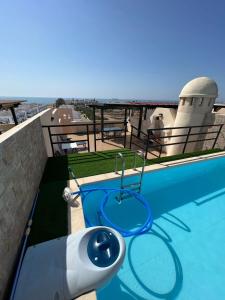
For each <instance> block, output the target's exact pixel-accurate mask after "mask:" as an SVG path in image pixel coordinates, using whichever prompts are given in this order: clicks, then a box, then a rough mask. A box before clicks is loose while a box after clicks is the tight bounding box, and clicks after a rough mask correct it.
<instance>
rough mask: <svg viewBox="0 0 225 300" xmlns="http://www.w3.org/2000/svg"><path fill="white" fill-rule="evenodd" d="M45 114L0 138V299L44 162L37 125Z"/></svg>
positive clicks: (44, 157) (40, 133) (41, 138)
mask: <svg viewBox="0 0 225 300" xmlns="http://www.w3.org/2000/svg"><path fill="white" fill-rule="evenodd" d="M45 112H46V111H44V112H41V113H39V114H37V115H35V116H34V117H32V118H30V119H28V120H27V121H25V122H23V123H21V124H19V125H18V126H15V127H14V128H12V129H10V130H8V131H7V132H5V133H4V134H2V135H0V299H3V297H4V293H5V290H6V287H7V285H8V281H9V278H10V276H11V273H12V268H13V265H14V262H15V258H16V255H17V251H18V247H19V245H20V241H21V238H22V235H23V231H24V228H25V225H26V222H27V219H28V216H29V213H30V210H31V207H32V204H33V200H34V197H35V195H36V193H37V191H38V187H39V184H40V181H41V177H42V174H43V171H44V167H45V164H46V161H47V153H46V149H45V143H44V138H43V132H42V128H41V122H40V117H41V116H42V115H43V114H44V113H45Z"/></svg>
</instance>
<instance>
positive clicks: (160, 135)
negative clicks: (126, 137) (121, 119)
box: [130, 124, 224, 158]
mask: <svg viewBox="0 0 225 300" xmlns="http://www.w3.org/2000/svg"><path fill="white" fill-rule="evenodd" d="M223 125H224V124H212V125H211V124H210V125H201V126H185V127H165V128H152V129H148V130H147V134H146V133H145V132H143V131H141V132H140V134H139V131H138V128H137V127H135V126H133V125H132V126H131V137H130V149H131V148H132V144H134V145H136V146H137V147H139V148H141V149H143V150H144V151H145V157H146V158H147V155H148V153H150V154H152V155H154V156H156V157H161V155H162V152H163V147H168V146H173V145H183V149H181V152H182V153H185V151H186V148H187V145H188V144H189V143H194V142H204V141H212V146H211V149H213V148H215V146H216V142H217V140H218V137H219V135H220V132H221V130H222V127H223ZM210 127H211V128H215V127H216V128H217V129H213V130H212V131H207V129H208V128H210ZM204 128H205V129H206V130H204V131H203V132H201V131H200V130H202V129H204ZM185 129H186V131H187V132H186V133H182V134H170V135H165V134H164V133H165V131H169V130H170V131H174V130H176V131H177V130H178V131H179V130H182V131H183V130H185ZM194 129H195V130H197V132H193V131H194ZM135 131H136V134H135ZM211 134H214V135H215V136H213V137H208V135H211ZM204 135H205V137H204ZM192 136H203V138H196V139H194V140H192V139H190V137H192ZM178 137H183V138H184V139H183V140H181V141H178V142H176V141H175V142H165V139H173V138H178ZM136 140H138V141H140V142H141V143H142V144H140V143H137V142H136ZM152 149H154V150H158V151H157V152H158V154H156V153H155V152H152V151H151V150H152Z"/></svg>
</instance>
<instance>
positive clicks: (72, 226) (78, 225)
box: [67, 151, 225, 300]
mask: <svg viewBox="0 0 225 300" xmlns="http://www.w3.org/2000/svg"><path fill="white" fill-rule="evenodd" d="M223 156H225V151H222V152H218V153H211V154H206V155H201V156H195V157H189V158H185V159H179V160H176V161H171V162H164V163H159V164H153V165H150V166H146V167H145V172H150V171H155V170H159V169H164V168H168V167H173V166H177V165H182V164H187V163H192V162H199V161H203V160H209V159H213V158H218V157H223ZM137 169H138V170H141V168H137ZM135 174H137V171H135V170H133V169H128V170H126V171H125V176H130V175H135ZM115 178H120V175H118V174H115V172H111V173H105V174H99V175H95V176H89V177H84V178H78V179H77V181H78V183H79V185H83V184H89V183H93V182H99V181H103V180H110V179H115ZM67 184H68V186H69V187H70V188H71V189H72V191H74V192H75V191H78V190H79V188H78V186H77V185H76V183H75V181H74V180H68V182H67ZM77 202H78V206H77V207H76V206H74V207H71V206H69V207H68V220H69V222H68V223H69V233H75V232H77V231H78V230H80V229H83V228H85V222H84V215H83V207H82V201H81V198H80V197H79V198H78V199H77ZM76 299H79V300H96V299H97V298H96V292H95V291H93V292H90V293H87V294H85V295H83V296H80V297H78V298H76Z"/></svg>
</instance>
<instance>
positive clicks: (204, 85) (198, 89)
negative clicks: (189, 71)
mask: <svg viewBox="0 0 225 300" xmlns="http://www.w3.org/2000/svg"><path fill="white" fill-rule="evenodd" d="M217 96H218V87H217V84H216V82H215V81H214V80H212V79H210V78H208V77H198V78H195V79H193V80H191V81H189V82H188V83H187V84H185V86H184V87H183V89H182V91H181V93H180V95H179V97H180V98H183V97H184V98H185V97H210V98H216V97H217Z"/></svg>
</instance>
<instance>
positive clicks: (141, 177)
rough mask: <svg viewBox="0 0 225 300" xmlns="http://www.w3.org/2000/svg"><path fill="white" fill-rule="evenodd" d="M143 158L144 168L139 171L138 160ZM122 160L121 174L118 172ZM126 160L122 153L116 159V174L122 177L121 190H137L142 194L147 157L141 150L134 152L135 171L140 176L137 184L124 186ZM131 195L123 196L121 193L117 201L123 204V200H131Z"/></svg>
mask: <svg viewBox="0 0 225 300" xmlns="http://www.w3.org/2000/svg"><path fill="white" fill-rule="evenodd" d="M138 157H141V158H142V160H143V164H142V168H141V170H140V171H139V170H138V169H137V158H138ZM119 159H120V160H121V162H122V169H121V173H119V170H118V160H119ZM125 167H126V164H125V159H124V156H123V154H122V153H121V152H119V153H117V155H116V158H115V173H116V174H118V175H120V188H121V189H122V190H123V189H132V190H135V191H136V192H138V193H140V192H141V187H142V181H143V175H144V169H145V155H144V152H143V151H141V150H138V151H135V152H134V162H133V170H135V171H136V172H137V173H138V174H139V176H138V179H139V180H138V181H137V182H133V183H129V184H127V185H125V184H124V176H125ZM129 197H130V196H129V195H126V196H123V195H122V192H121V193H120V195H119V196H117V200H118V201H119V202H121V200H124V199H126V198H129Z"/></svg>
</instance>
